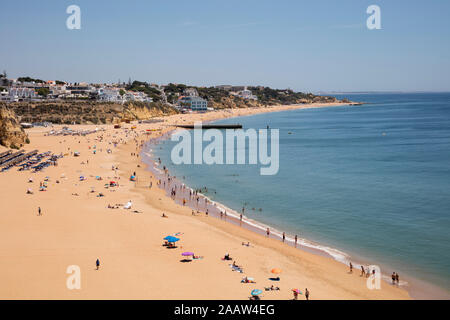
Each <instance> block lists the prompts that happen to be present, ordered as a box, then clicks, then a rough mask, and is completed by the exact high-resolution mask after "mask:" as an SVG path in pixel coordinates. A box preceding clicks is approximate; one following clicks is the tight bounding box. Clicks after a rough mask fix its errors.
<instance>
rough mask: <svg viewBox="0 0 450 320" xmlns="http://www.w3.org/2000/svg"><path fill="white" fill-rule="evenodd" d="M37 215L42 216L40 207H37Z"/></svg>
mask: <svg viewBox="0 0 450 320" xmlns="http://www.w3.org/2000/svg"><path fill="white" fill-rule="evenodd" d="M38 216H42V213H41V207H38Z"/></svg>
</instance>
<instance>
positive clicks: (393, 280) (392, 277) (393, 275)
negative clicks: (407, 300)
mask: <svg viewBox="0 0 450 320" xmlns="http://www.w3.org/2000/svg"><path fill="white" fill-rule="evenodd" d="M391 279H392V284H395V272H392V276H391Z"/></svg>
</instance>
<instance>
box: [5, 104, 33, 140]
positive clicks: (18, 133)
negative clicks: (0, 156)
mask: <svg viewBox="0 0 450 320" xmlns="http://www.w3.org/2000/svg"><path fill="white" fill-rule="evenodd" d="M25 143H29V140H28V136H27V134H26V133H25V131H24V130H23V129H22V127H21V126H20V123H19V121H18V119H17V117H16V115H15V113H14V111H13V110H11V109H10V108H8V107H7V106H6V105H0V144H1V145H2V146H5V147H7V148H20V147H22V146H23V145H24V144H25Z"/></svg>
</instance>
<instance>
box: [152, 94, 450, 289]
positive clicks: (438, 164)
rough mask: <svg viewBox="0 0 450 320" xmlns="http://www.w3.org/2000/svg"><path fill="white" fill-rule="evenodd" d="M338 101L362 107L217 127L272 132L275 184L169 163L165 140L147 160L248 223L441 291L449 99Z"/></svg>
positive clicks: (447, 263) (447, 244) (445, 274)
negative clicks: (276, 136)
mask: <svg viewBox="0 0 450 320" xmlns="http://www.w3.org/2000/svg"><path fill="white" fill-rule="evenodd" d="M339 97H341V96H339ZM345 97H348V98H350V99H351V100H353V101H364V102H368V104H365V105H363V106H344V107H332V108H319V109H305V110H290V111H283V112H277V113H268V114H260V115H254V116H248V117H240V118H234V119H226V120H221V121H218V123H241V124H242V125H243V126H244V128H255V129H259V128H266V126H267V125H269V126H270V128H278V129H279V130H280V169H279V172H278V174H277V175H275V176H261V175H260V174H259V167H260V166H258V165H256V166H255V165H174V164H172V163H171V160H170V152H171V150H172V147H173V146H174V144H175V142H171V141H165V142H164V143H162V144H160V145H159V146H158V148H155V150H154V156H155V157H160V158H161V159H162V162H163V164H164V165H166V166H167V167H168V168H169V170H170V172H171V174H172V175H176V176H177V177H181V176H184V182H185V183H186V184H187V185H189V186H191V187H193V188H201V187H204V186H206V187H207V188H208V193H207V196H208V197H210V198H211V199H213V200H215V201H218V202H220V203H223V204H224V205H226V206H227V207H229V208H232V209H234V210H236V211H240V210H241V209H242V207H243V206H244V207H245V215H246V216H248V217H249V218H251V219H254V220H257V221H261V222H262V223H265V224H267V225H270V226H273V227H276V228H277V229H279V230H281V231H286V232H287V233H290V234H298V235H300V237H302V238H306V239H310V240H312V241H315V242H317V243H320V244H323V245H326V246H329V247H332V248H336V249H339V250H340V251H343V252H345V253H347V254H349V255H350V256H352V257H354V256H356V257H359V258H360V259H363V260H364V261H368V262H371V263H376V264H379V265H381V266H383V268H384V269H382V272H383V273H385V274H390V273H392V271H397V272H399V274H400V275H403V274H407V275H410V276H413V277H415V278H418V279H421V280H425V281H427V282H430V283H434V284H436V285H438V286H440V287H441V288H445V289H446V290H449V289H450V232H449V231H450V94H448V93H439V94H438V93H433V94H431V93H423V94H419V93H416V94H362V95H345ZM206 144H207V143H205V145H206ZM253 208H254V209H253ZM259 208H261V210H259Z"/></svg>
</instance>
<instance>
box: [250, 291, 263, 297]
mask: <svg viewBox="0 0 450 320" xmlns="http://www.w3.org/2000/svg"><path fill="white" fill-rule="evenodd" d="M261 293H262V290H259V289H253V290H252V292H250V294H251V295H252V296H259V295H260V294H261Z"/></svg>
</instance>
